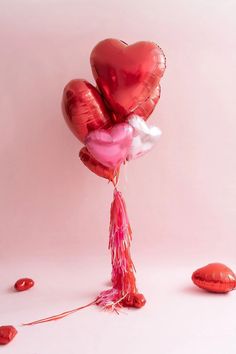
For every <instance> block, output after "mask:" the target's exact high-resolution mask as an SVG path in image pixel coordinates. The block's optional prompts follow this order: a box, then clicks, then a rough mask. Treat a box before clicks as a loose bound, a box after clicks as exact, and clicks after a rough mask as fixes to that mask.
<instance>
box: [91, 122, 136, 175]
mask: <svg viewBox="0 0 236 354" xmlns="http://www.w3.org/2000/svg"><path fill="white" fill-rule="evenodd" d="M132 138H133V128H132V127H131V125H129V124H127V123H120V124H116V125H114V126H113V127H112V128H110V129H109V130H104V129H98V130H94V131H93V132H91V133H89V134H88V136H87V138H86V141H85V144H86V147H87V149H88V151H89V152H90V154H91V155H92V156H93V157H94V158H95V159H96V160H97V161H99V162H100V163H101V164H102V165H104V166H107V167H109V168H113V169H117V168H118V167H119V166H120V165H121V163H122V162H124V161H125V160H126V157H127V154H128V151H129V148H130V145H131V142H132Z"/></svg>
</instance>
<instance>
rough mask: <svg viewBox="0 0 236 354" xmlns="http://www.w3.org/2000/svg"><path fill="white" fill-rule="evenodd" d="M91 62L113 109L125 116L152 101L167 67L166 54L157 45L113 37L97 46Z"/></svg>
mask: <svg viewBox="0 0 236 354" xmlns="http://www.w3.org/2000/svg"><path fill="white" fill-rule="evenodd" d="M90 62H91V66H92V71H93V76H94V78H95V80H96V83H97V86H98V87H99V89H100V90H101V92H102V94H103V96H104V97H105V99H106V102H107V103H108V105H109V107H110V108H111V110H112V111H113V112H114V113H115V114H118V115H121V116H124V117H125V116H127V115H128V114H130V113H132V112H134V110H135V109H137V108H138V107H140V105H142V104H143V103H144V102H145V101H147V100H148V99H149V98H150V96H151V95H152V94H153V92H154V91H155V90H156V89H157V87H158V85H159V82H160V79H161V77H162V76H163V74H164V71H165V67H166V60H165V56H164V53H163V51H162V49H161V48H160V47H158V45H156V44H155V43H153V42H145V41H143V42H137V43H134V44H131V45H127V43H124V42H122V41H120V40H117V39H111V38H109V39H105V40H103V41H101V42H99V43H98V44H97V45H96V47H95V48H94V49H93V51H92V53H91V57H90ZM151 109H152V108H151Z"/></svg>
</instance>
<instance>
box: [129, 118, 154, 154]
mask: <svg viewBox="0 0 236 354" xmlns="http://www.w3.org/2000/svg"><path fill="white" fill-rule="evenodd" d="M128 122H129V124H130V125H131V126H132V127H133V140H132V143H131V145H130V148H129V151H128V155H127V160H133V159H136V158H138V157H140V156H143V155H144V154H146V153H147V152H148V151H150V150H151V149H152V148H153V147H154V145H155V144H156V142H157V140H158V139H159V138H160V136H161V131H160V129H159V128H158V127H155V126H148V125H147V123H146V122H145V121H144V120H143V119H142V118H141V117H139V116H131V117H130V119H129V120H128Z"/></svg>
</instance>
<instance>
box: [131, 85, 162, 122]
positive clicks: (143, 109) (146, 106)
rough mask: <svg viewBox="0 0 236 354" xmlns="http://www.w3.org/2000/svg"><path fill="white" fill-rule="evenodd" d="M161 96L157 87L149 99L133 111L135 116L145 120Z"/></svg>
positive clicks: (159, 87) (159, 88)
mask: <svg viewBox="0 0 236 354" xmlns="http://www.w3.org/2000/svg"><path fill="white" fill-rule="evenodd" d="M160 95H161V86H160V85H158V86H157V88H156V89H155V90H154V92H153V93H152V94H151V96H150V98H149V99H148V100H147V101H145V102H144V103H143V104H141V105H140V106H139V107H138V108H136V109H135V111H134V113H133V114H135V115H137V116H140V117H142V118H143V119H144V120H147V119H148V117H149V116H150V114H151V113H152V112H153V110H154V108H155V107H156V105H157V103H158V101H159V99H160Z"/></svg>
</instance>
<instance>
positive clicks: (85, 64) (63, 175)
mask: <svg viewBox="0 0 236 354" xmlns="http://www.w3.org/2000/svg"><path fill="white" fill-rule="evenodd" d="M235 11H236V3H235V1H223V0H222V1H219V0H217V1H216V0H215V1H200V0H198V1H189V0H180V1H173V0H172V1H171V0H159V1H156V0H147V1H137V0H136V1H133V0H129V1H123V2H122V1H120V0H115V1H107V0H100V1H97V2H96V1H85V0H84V1H83V0H79V1H69V0H67V1H66V0H60V1H49V0H48V1H34V2H33V1H31V2H30V1H11V2H9V1H1V11H0V26H1V30H0V41H1V49H2V50H1V59H0V78H1V79H0V117H1V119H0V131H1V185H0V189H1V190H0V195H1V199H0V214H1V219H2V221H1V223H0V234H1V240H0V256H1V257H3V258H8V259H11V258H14V259H21V258H22V256H24V255H25V254H26V255H27V257H32V256H33V257H34V258H37V257H42V256H45V257H52V258H53V257H56V256H58V255H60V257H63V258H65V259H69V258H70V257H77V255H80V256H81V257H82V256H85V255H86V257H87V256H88V257H89V255H91V256H101V257H103V256H105V249H106V248H105V247H106V244H107V239H108V223H109V207H110V202H111V199H112V187H111V186H110V185H107V183H106V181H105V180H102V179H100V178H98V177H96V176H95V175H93V174H92V173H91V172H90V171H88V170H86V168H85V167H84V166H83V165H82V164H81V163H80V161H79V159H78V151H79V149H80V147H81V144H80V143H79V142H78V141H77V140H76V139H75V138H74V136H73V135H72V134H71V133H70V131H69V130H68V129H67V126H66V125H65V123H64V121H63V119H62V114H61V110H60V100H61V94H62V89H63V86H64V85H65V84H66V83H67V82H68V81H69V80H70V79H72V78H86V79H88V80H92V75H91V70H90V67H89V54H90V51H91V50H92V48H93V46H94V45H95V44H96V43H97V42H98V41H99V40H101V39H104V38H106V37H114V38H119V39H123V40H124V41H126V42H128V43H132V42H135V41H138V40H152V41H156V42H157V43H159V44H160V46H161V47H162V48H163V50H164V52H165V54H166V56H167V66H168V67H167V70H166V74H165V77H164V78H163V80H162V97H161V100H160V103H159V105H158V108H157V109H156V111H155V113H154V114H153V117H152V119H150V122H152V123H157V124H159V127H160V128H161V130H162V131H163V136H162V138H161V140H160V142H159V144H158V146H157V148H156V149H155V150H153V151H152V152H151V153H150V154H149V155H148V156H145V157H144V158H141V159H139V160H137V161H134V162H131V163H130V164H129V165H128V166H127V180H128V181H127V183H125V181H124V180H125V178H124V177H123V178H122V183H121V188H122V189H123V190H125V195H126V199H127V204H128V209H129V214H130V219H131V223H132V226H133V230H134V235H135V237H134V247H133V251H134V252H135V257H136V259H137V258H138V257H141V258H142V257H145V258H146V259H147V258H148V259H147V260H146V261H147V262H152V261H153V262H154V261H157V260H158V259H159V260H163V261H166V262H168V261H172V262H175V263H177V262H178V263H187V262H190V261H191V262H192V261H193V260H195V261H196V260H197V262H198V264H200V265H201V261H202V262H203V261H215V260H219V261H226V260H231V259H233V258H234V257H235V249H236V223H235V220H236V157H235V156H236V155H235V151H236V133H235V132H236V105H235V80H236V66H235V60H236V58H235V56H236V50H235V49H236V40H235V31H236V24H235Z"/></svg>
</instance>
